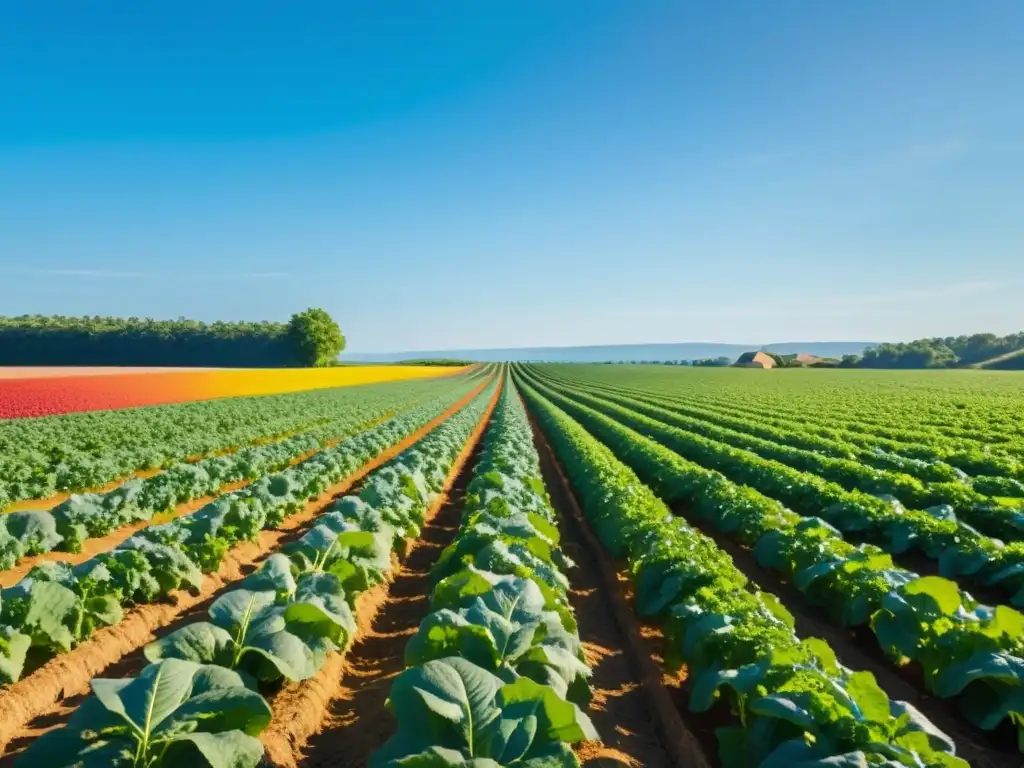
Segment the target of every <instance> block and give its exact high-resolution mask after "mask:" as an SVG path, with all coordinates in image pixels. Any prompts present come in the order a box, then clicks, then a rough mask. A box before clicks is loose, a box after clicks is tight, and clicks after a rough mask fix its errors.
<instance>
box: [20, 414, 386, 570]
mask: <svg viewBox="0 0 1024 768" xmlns="http://www.w3.org/2000/svg"><path fill="white" fill-rule="evenodd" d="M385 418H387V417H385ZM384 420H385V419H379V420H377V421H374V422H371V423H370V424H367V425H365V426H364V427H363V429H370V428H372V427H374V426H376V425H377V424H379V423H380V422H381V421H384ZM360 431H361V430H360ZM287 436H288V435H285V436H284V437H287ZM284 437H282V438H281V439H284ZM344 439H345V438H340V439H338V440H331V441H329V442H325V443H324V444H323V447H322V448H319V449H318V450H316V451H306V452H305V453H303V454H302V455H301V456H296V457H295V458H294V459H291V460H290V461H289V462H288V464H287V466H289V467H294V466H295V465H296V464H299V463H301V462H303V461H305V460H306V459H308V458H309V457H310V456H313V455H315V454H316V453H318V452H319V451H323V450H326V449H328V448H333V447H334V446H336V445H337V444H338V443H340V442H342V440H344ZM257 444H259V443H258V442H254V443H252V445H257ZM223 453H228V452H227V451H225V452H223ZM218 455H222V454H218ZM193 458H194V459H195V457H193ZM191 460H193V459H186V461H191ZM195 460H198V459H195ZM161 471H162V470H159V469H152V470H145V471H142V472H137V473H135V474H134V475H133V476H132V478H147V477H153V476H154V475H157V474H158V473H159V472H161ZM128 479H131V478H125V479H122V480H115V481H114V482H112V483H109V484H107V485H106V486H104V487H103V488H101V489H100V490H98V491H96V492H97V493H106V492H107V491H112V490H114V489H115V488H117V487H119V486H121V485H123V484H124V483H125V482H127V481H128ZM253 482H255V481H253V480H240V481H238V482H234V483H227V484H225V485H223V486H221V488H220V490H218V491H217V492H216V493H212V494H209V495H208V496H202V497H200V498H198V499H193V500H192V501H186V502H185V503H184V504H179V505H178V506H177V507H175V508H174V509H172V510H170V511H168V512H161V513H159V514H156V515H153V517H151V518H150V519H149V520H140V521H139V522H137V523H131V524H130V525H126V526H123V527H121V528H118V529H117V530H115V531H111V532H110V533H108V534H107V535H106V536H99V537H96V538H92V539H86V540H85V541H84V542H82V549H81V551H80V552H57V551H53V552H46V553H44V554H42V555H33V556H31V557H25V558H22V559H21V560H20V561H19V562H18V564H17V565H16V566H14V567H13V568H9V569H7V570H6V571H0V588H4V589H6V588H7V587H12V586H14V585H15V584H17V583H18V582H19V581H21V580H22V579H23V578H25V576H27V575H28V572H29V571H31V570H32V569H33V568H35V567H36V566H37V565H39V564H40V563H45V562H59V563H69V564H71V565H78V564H79V563H84V562H85V561H86V560H89V559H90V558H93V557H95V556H96V555H98V554H100V553H101V552H107V551H109V550H111V549H114V548H115V547H116V546H117V545H118V544H120V543H121V542H123V541H125V540H127V539H129V538H131V537H132V536H134V535H135V534H136V533H138V532H139V531H141V530H144V529H146V528H148V527H149V526H151V525H160V524H161V523H168V522H170V521H171V520H174V519H176V518H179V517H183V516H184V515H190V514H192V513H193V512H195V511H196V510H198V509H201V508H202V507H204V506H206V505H207V504H209V503H210V502H211V501H214V500H216V499H218V498H220V497H221V496H223V495H224V494H226V493H231V492H232V491H237V490H239V489H240V488H244V487H245V486H247V485H250V484H251V483H253ZM70 495H71V494H67V493H63V494H59V495H58V496H51V497H49V498H48V499H34V500H32V501H19V502H16V503H15V504H13V505H12V506H11V507H10V508H8V509H5V510H3V513H7V512H15V511H18V510H25V509H44V510H45V509H51V508H53V507H54V506H56V505H57V504H58V503H60V502H61V501H63V500H64V499H67V498H68V497H69V496H70Z"/></svg>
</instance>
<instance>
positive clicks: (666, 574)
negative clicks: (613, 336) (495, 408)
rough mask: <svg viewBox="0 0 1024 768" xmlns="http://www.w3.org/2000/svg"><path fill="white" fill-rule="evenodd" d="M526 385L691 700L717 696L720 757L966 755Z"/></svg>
mask: <svg viewBox="0 0 1024 768" xmlns="http://www.w3.org/2000/svg"><path fill="white" fill-rule="evenodd" d="M522 391H523V393H524V395H525V396H526V398H527V400H528V402H529V404H530V406H531V407H532V408H533V409H534V411H535V413H536V414H537V416H538V418H539V420H540V422H541V425H542V427H543V429H544V431H545V433H546V434H547V435H548V436H549V438H550V439H551V441H552V443H553V445H554V448H555V451H556V453H557V455H558V456H559V458H560V459H561V462H562V464H563V466H564V467H565V469H566V472H567V474H568V476H569V478H570V480H571V481H572V483H573V485H574V487H575V488H576V491H577V493H578V495H579V497H580V499H581V503H582V507H583V510H584V513H585V515H586V516H587V517H588V519H589V520H590V523H591V525H592V526H593V527H594V529H595V531H596V533H597V535H598V537H599V539H600V540H601V542H602V543H603V544H604V546H605V547H606V548H607V549H608V550H609V552H610V554H611V555H612V556H613V557H615V558H617V559H620V560H624V561H625V562H626V563H627V565H628V567H629V572H630V575H631V578H632V582H633V586H634V593H635V600H636V610H637V612H638V614H640V615H641V616H643V617H645V618H647V619H650V620H652V621H654V622H656V623H657V624H658V625H659V626H660V627H661V630H662V632H663V634H664V636H665V643H666V651H665V662H666V665H667V666H668V667H669V668H670V669H672V670H678V669H679V668H681V667H683V666H685V668H686V678H687V686H688V689H689V706H690V709H691V710H693V711H695V712H705V711H708V710H710V709H712V708H713V707H715V706H716V704H717V705H718V706H720V707H721V708H723V709H725V710H727V711H728V713H730V714H729V719H730V724H729V725H726V726H723V727H721V728H719V729H718V741H719V758H720V761H721V764H722V765H723V766H725V768H740V767H741V766H742V767H748V766H761V768H777V767H779V766H788V765H811V764H815V765H824V764H826V763H824V762H821V763H819V762H815V761H825V760H828V761H829V762H828V763H827V764H833V765H864V764H866V762H867V761H869V760H870V761H871V762H873V763H880V762H882V761H889V762H888V763H887V764H889V765H905V766H918V767H921V766H929V767H931V766H965V765H966V763H965V762H964V761H962V760H960V759H958V758H956V757H955V756H954V754H953V744H952V743H951V741H950V739H949V738H948V737H947V736H945V734H943V733H941V732H940V731H938V729H936V728H935V726H934V725H933V724H931V723H930V722H929V721H928V720H927V719H926V718H924V717H923V716H922V715H921V714H920V713H919V712H917V711H916V710H915V709H914V708H913V707H912V706H910V705H909V704H907V703H905V702H900V701H891V700H890V699H889V698H888V696H887V695H886V694H885V693H884V692H883V691H882V690H881V688H880V687H879V686H878V683H877V682H876V681H875V679H874V677H873V676H872V675H871V673H869V672H865V671H852V670H850V669H847V668H846V667H844V666H843V665H842V664H840V663H839V661H838V660H837V658H836V655H835V653H834V651H833V650H832V648H831V647H830V646H829V645H828V644H827V643H826V642H825V641H823V640H820V639H816V638H811V639H803V640H801V639H800V638H798V637H797V636H796V635H795V634H794V631H793V623H794V622H793V618H792V616H791V615H789V613H788V612H787V611H786V610H785V609H784V608H783V607H782V605H781V604H780V603H779V601H778V600H777V598H775V597H774V596H773V595H770V594H767V593H764V592H752V591H750V589H749V588H748V583H747V580H746V578H745V577H744V575H743V574H742V573H741V572H740V571H739V570H738V569H737V568H736V567H735V565H734V564H733V563H732V561H731V560H730V559H729V557H728V555H726V554H725V553H724V552H723V551H722V550H720V549H718V548H717V547H716V546H715V544H714V542H713V541H712V540H711V539H709V538H708V537H706V536H704V535H703V534H701V533H699V532H698V531H696V530H694V529H693V528H690V527H689V526H688V525H687V524H686V523H685V522H684V521H683V520H682V519H681V518H678V517H674V516H673V515H672V514H671V512H670V511H669V510H668V508H667V507H666V506H665V504H664V503H663V502H662V501H661V500H660V499H658V497H657V496H655V495H654V493H653V492H652V491H651V490H650V489H649V488H648V487H647V486H645V485H643V484H642V483H641V482H640V481H639V479H638V478H637V476H636V475H635V474H634V473H633V472H632V471H631V470H630V469H629V468H628V467H627V466H625V465H624V464H622V463H621V462H619V461H618V460H617V459H616V457H615V456H614V454H613V453H612V452H611V451H610V450H609V449H608V448H607V447H605V446H604V445H603V444H601V443H600V442H599V441H598V440H596V439H595V438H594V437H593V436H591V435H590V434H589V433H588V432H587V431H586V430H585V429H584V428H583V427H582V426H580V425H579V424H578V423H577V422H575V421H574V420H573V419H571V418H570V417H569V416H568V415H567V414H566V413H565V412H564V411H561V410H560V409H558V408H557V407H555V406H554V405H553V403H552V402H551V401H549V400H548V399H546V398H545V397H543V396H542V395H540V394H539V393H538V392H537V391H536V390H535V389H533V388H532V387H530V386H529V385H524V386H523V387H522Z"/></svg>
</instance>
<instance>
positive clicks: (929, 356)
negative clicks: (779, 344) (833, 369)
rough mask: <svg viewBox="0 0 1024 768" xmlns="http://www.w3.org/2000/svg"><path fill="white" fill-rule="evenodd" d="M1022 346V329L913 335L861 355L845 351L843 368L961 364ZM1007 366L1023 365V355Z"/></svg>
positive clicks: (997, 355)
mask: <svg viewBox="0 0 1024 768" xmlns="http://www.w3.org/2000/svg"><path fill="white" fill-rule="evenodd" d="M1020 350H1024V332H1022V333H1011V334H1009V335H1007V336H997V335H996V334H994V333H975V334H972V335H970V336H944V337H939V336H937V337H934V338H930V339H916V340H914V341H908V342H905V343H898V344H879V345H878V346H876V347H872V348H870V349H867V350H865V351H864V354H863V355H862V356H860V357H857V356H855V355H846V356H845V357H844V358H843V359H842V361H841V362H840V367H843V368H963V367H967V366H971V365H976V364H978V363H983V362H985V361H986V360H991V359H992V358H994V357H999V356H1000V355H1005V354H1008V353H1011V352H1018V351H1020ZM1005 367H1007V368H1013V367H1016V368H1022V367H1024V357H1016V358H1013V359H1012V360H1009V361H1007V364H1006V366H1005Z"/></svg>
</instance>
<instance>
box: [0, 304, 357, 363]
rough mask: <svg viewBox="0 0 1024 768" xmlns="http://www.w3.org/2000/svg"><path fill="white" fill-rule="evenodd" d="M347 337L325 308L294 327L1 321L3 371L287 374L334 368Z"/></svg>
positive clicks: (300, 317) (33, 318) (297, 318)
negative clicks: (70, 368)
mask: <svg viewBox="0 0 1024 768" xmlns="http://www.w3.org/2000/svg"><path fill="white" fill-rule="evenodd" d="M344 348H345V337H344V336H343V335H342V333H341V329H340V328H339V327H338V324H337V323H336V322H335V321H334V319H333V318H332V317H331V316H330V315H329V314H328V313H327V312H326V311H324V310H323V309H313V308H311V309H308V310H306V311H305V312H299V313H296V314H295V315H292V317H291V320H290V321H289V322H287V323H275V322H223V321H217V322H213V323H204V322H201V321H199V320H188V319H185V318H179V319H177V320H154V319H152V318H138V317H127V318H125V317H101V316H99V315H96V316H93V317H66V316H63V315H20V316H18V317H0V365H119V366H199V367H219V368H283V367H292V366H299V367H301V366H320V365H330V364H331V363H333V362H334V360H335V359H336V358H337V356H338V355H339V354H340V353H341V351H342V350H343V349H344Z"/></svg>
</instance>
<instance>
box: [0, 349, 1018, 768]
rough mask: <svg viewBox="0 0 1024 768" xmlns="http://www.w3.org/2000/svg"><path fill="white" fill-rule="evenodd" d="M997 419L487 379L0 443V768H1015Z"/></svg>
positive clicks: (758, 394) (929, 392) (969, 381)
mask: <svg viewBox="0 0 1024 768" xmlns="http://www.w3.org/2000/svg"><path fill="white" fill-rule="evenodd" d="M1022 405H1024V382H1019V381H1018V379H1017V378H1016V377H1014V376H1013V374H1006V375H999V374H990V373H986V372H963V373H957V372H952V373H946V372H943V373H937V374H931V373H927V374H926V373H888V372H875V371H871V372H866V371H798V370H795V371H752V370H706V371H705V370H697V369H693V370H691V369H676V368H669V367H666V366H628V365H615V366H612V365H607V366H601V365H594V366H588V365H524V364H514V365H511V366H510V365H489V366H475V367H471V368H468V369H464V370H460V371H459V372H456V373H453V374H452V375H446V376H441V377H435V378H425V379H414V380H406V381H394V382H388V383H378V384H372V385H368V386H365V387H340V388H336V389H323V390H317V391H313V392H298V393H291V394H279V395H270V396H258V397H240V398H231V399H224V400H214V401H204V402H194V403H184V404H178V405H164V406H157V407H152V408H139V409H135V408H132V409H124V410H103V411H96V412H91V413H81V414H67V415H62V416H52V417H46V418H41V419H11V420H7V421H0V441H2V442H0V446H2V451H0V461H5V462H7V463H6V464H4V465H3V467H4V473H0V480H2V479H3V478H4V477H5V475H6V476H8V478H11V477H13V478H14V482H11V481H10V480H8V482H7V486H6V488H7V491H6V492H7V499H8V500H9V505H8V509H9V511H8V512H7V513H6V514H4V515H2V516H0V522H2V523H3V527H2V528H0V532H5V533H0V554H2V556H3V560H2V561H0V586H2V587H3V589H2V592H0V752H2V754H0V766H7V765H28V766H33V765H47V766H50V765H53V766H63V765H87V766H100V765H117V766H121V765H124V766H142V765H145V766H172V765H178V764H181V763H182V762H186V761H191V764H195V765H197V766H203V765H205V766H211V767H213V768H220V767H221V766H232V767H236V766H237V767H241V766H252V767H253V768H254V767H255V766H257V765H265V766H321V765H323V766H326V765H331V766H364V765H369V766H381V767H384V766H400V765H424V766H430V765H437V766H442V765H449V766H464V765H475V766H481V767H482V766H491V765H494V766H517V767H520V768H540V767H541V766H573V765H592V766H594V767H595V768H597V766H608V765H619V766H662V765H664V766H709V767H710V766H723V767H724V768H741V767H745V766H763V768H772V767H773V766H781V765H787V766H788V765H793V766H807V767H808V768H811V767H812V766H839V765H841V766H867V765H888V766H917V767H920V766H928V767H935V768H939V767H941V766H947V767H957V766H964V765H977V766H999V767H1000V768H1002V767H1003V766H1005V767H1006V768H1009V767H1010V766H1020V765H1021V764H1022V762H1024V756H1022V753H1021V751H1020V745H1021V744H1022V743H1024V739H1022V737H1021V736H1019V735H1018V730H1019V729H1020V728H1021V727H1022V724H1024V692H1022V691H1021V690H1020V674H1021V673H1024V615H1022V614H1021V613H1020V611H1019V608H1020V607H1021V606H1022V605H1024V576H1022V575H1021V574H1024V533H1021V534H1018V531H1024V522H1022V521H1024V485H1021V481H1022V480H1024V471H1022V466H1024V451H1022V450H1021V447H1022V443H1024V434H1022V433H1021V429H1020V425H1019V424H1018V423H1017V421H1016V420H1015V418H1014V413H1015V412H1016V413H1018V414H1019V413H1020V412H1021V406H1022ZM19 462H20V463H19ZM70 466H75V467H77V468H79V469H80V470H81V471H80V472H78V473H75V474H72V473H71V472H70V471H69V470H68V467H70ZM19 467H20V468H21V469H19ZM87 470H88V471H87ZM58 478H59V479H58ZM0 487H3V486H0ZM83 490H84V491H86V492H85V493H81V492H80V491H83ZM69 494H70V495H69ZM26 507H33V508H31V509H27V508H26Z"/></svg>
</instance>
